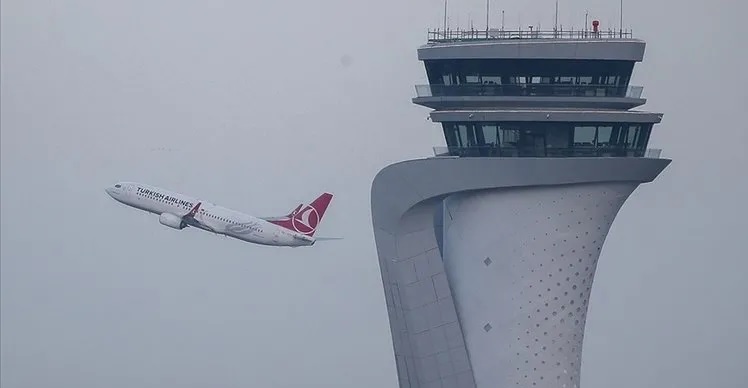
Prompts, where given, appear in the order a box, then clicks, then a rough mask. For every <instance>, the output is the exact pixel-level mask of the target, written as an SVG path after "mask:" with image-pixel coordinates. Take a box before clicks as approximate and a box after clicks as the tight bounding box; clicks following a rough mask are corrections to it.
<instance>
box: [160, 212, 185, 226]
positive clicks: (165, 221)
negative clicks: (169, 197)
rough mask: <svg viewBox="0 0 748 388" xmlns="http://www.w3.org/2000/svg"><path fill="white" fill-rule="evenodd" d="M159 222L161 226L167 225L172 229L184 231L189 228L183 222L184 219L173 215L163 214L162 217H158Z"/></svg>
mask: <svg viewBox="0 0 748 388" xmlns="http://www.w3.org/2000/svg"><path fill="white" fill-rule="evenodd" d="M158 222H160V223H161V225H166V226H168V227H170V228H174V229H179V230H182V229H184V228H185V227H187V224H186V223H185V222H184V221H182V217H179V216H177V215H174V214H171V213H161V215H160V216H158Z"/></svg>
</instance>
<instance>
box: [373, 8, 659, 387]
mask: <svg viewBox="0 0 748 388" xmlns="http://www.w3.org/2000/svg"><path fill="white" fill-rule="evenodd" d="M593 26H594V27H593V28H591V29H590V30H589V31H579V32H576V31H575V32H559V31H551V32H542V31H512V32H510V31H503V30H488V31H481V32H477V31H472V32H471V31H467V32H444V31H432V32H429V39H428V42H427V43H426V44H425V45H424V46H422V47H420V48H419V49H418V58H419V59H420V60H422V61H423V62H424V64H425V67H426V73H427V75H428V79H429V85H419V86H416V92H417V97H415V98H414V99H413V102H414V103H416V104H419V105H422V106H425V107H428V108H431V109H433V111H432V112H431V113H430V118H431V120H432V121H433V122H435V123H439V124H440V125H441V129H442V130H443V131H444V137H445V139H446V147H436V148H435V150H436V152H435V154H436V155H435V156H433V157H428V158H424V159H417V160H408V161H403V162H399V163H395V164H392V165H389V166H387V167H385V168H384V169H382V170H381V171H380V172H379V173H378V174H377V176H376V177H375V179H374V182H373V184H372V189H371V208H372V220H373V227H374V236H375V240H376V247H377V253H378V256H379V265H380V269H381V275H382V281H383V284H384V291H385V292H384V293H385V297H386V303H387V310H388V314H389V322H390V329H391V332H392V341H393V347H394V353H395V359H396V365H397V373H398V379H399V384H400V387H402V388H405V387H410V388H433V387H440V388H456V387H461V388H462V387H471V388H472V387H477V388H488V387H491V388H493V387H531V388H546V387H553V388H573V387H578V386H579V381H580V369H581V362H582V340H583V337H584V327H585V319H586V316H587V307H588V302H589V298H590V291H591V287H592V282H593V278H594V275H595V268H596V266H597V261H598V257H599V256H600V251H601V248H602V246H603V242H604V241H605V238H606V235H607V233H608V230H609V228H610V226H611V224H612V222H613V219H614V218H615V216H616V214H617V213H618V211H619V209H620V208H621V206H622V205H623V203H624V202H625V201H626V199H627V198H628V197H629V195H631V193H632V192H633V191H634V190H635V189H636V188H637V186H639V185H640V184H641V183H646V182H651V181H652V180H654V179H655V178H656V177H657V176H658V174H660V172H661V171H662V170H663V169H664V168H665V167H666V166H667V165H668V164H669V163H670V160H668V159H662V158H660V157H659V154H660V153H659V150H651V149H647V143H648V141H649V136H650V131H651V130H652V128H653V126H654V124H657V123H659V122H660V120H661V118H662V115H661V114H660V113H650V112H644V111H639V110H633V109H634V108H636V107H638V106H641V105H643V104H644V103H645V100H644V99H643V98H642V97H641V93H642V88H641V87H638V86H631V85H629V80H630V78H631V74H632V70H633V68H634V64H635V63H636V62H640V61H642V60H643V57H644V48H645V43H644V42H643V41H641V40H638V39H634V38H632V37H631V35H630V33H624V32H619V31H616V32H610V31H608V32H603V31H600V30H598V28H597V27H598V24H597V22H593Z"/></svg>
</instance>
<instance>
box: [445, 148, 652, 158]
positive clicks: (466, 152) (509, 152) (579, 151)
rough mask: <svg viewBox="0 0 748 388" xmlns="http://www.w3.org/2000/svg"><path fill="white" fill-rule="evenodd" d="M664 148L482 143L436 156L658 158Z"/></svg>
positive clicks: (452, 149)
mask: <svg viewBox="0 0 748 388" xmlns="http://www.w3.org/2000/svg"><path fill="white" fill-rule="evenodd" d="M661 153H662V149H659V148H648V149H639V148H626V147H568V148H556V147H554V148H551V147H547V148H540V149H538V148H535V147H532V146H530V147H499V146H495V145H482V146H472V147H449V146H440V147H434V155H435V156H453V157H455V156H456V157H494V158H496V157H505V158H510V157H530V158H569V157H580V158H581V157H638V158H653V159H658V158H659V157H660V154H661Z"/></svg>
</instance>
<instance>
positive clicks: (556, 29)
mask: <svg viewBox="0 0 748 388" xmlns="http://www.w3.org/2000/svg"><path fill="white" fill-rule="evenodd" d="M556 31H558V0H556V18H555V21H554V23H553V32H554V35H555V32H556Z"/></svg>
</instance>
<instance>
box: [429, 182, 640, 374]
mask: <svg viewBox="0 0 748 388" xmlns="http://www.w3.org/2000/svg"><path fill="white" fill-rule="evenodd" d="M637 186H638V182H598V183H582V184H573V185H555V186H530V187H519V188H503V189H494V190H484V191H478V192H465V193H460V194H455V195H452V196H449V197H448V198H447V199H446V200H445V201H444V216H443V219H444V221H443V222H444V232H443V233H444V237H443V246H444V251H443V260H444V269H445V273H446V274H447V277H448V280H449V284H450V288H451V291H452V296H453V299H454V303H455V307H456V310H457V315H458V317H459V321H460V324H461V327H462V331H463V336H464V341H465V344H466V349H467V352H468V356H469V359H470V363H471V365H472V370H473V375H474V378H475V384H476V386H477V387H478V388H481V387H492V386H497V384H498V385H499V386H506V387H512V386H515V387H516V386H521V387H562V386H566V387H569V388H572V387H576V386H578V384H579V377H580V366H581V354H582V340H583V337H584V326H585V318H586V315H587V306H588V301H589V297H590V291H591V288H592V281H593V278H594V274H595V269H596V266H597V260H598V257H599V255H600V251H601V249H602V246H603V242H604V241H605V237H606V235H607V233H608V230H609V228H610V226H611V224H612V222H613V219H614V218H615V215H616V214H617V212H618V210H619V209H620V208H621V206H622V205H623V203H624V201H625V200H626V198H628V196H629V195H630V194H631V193H632V192H633V191H634V189H635V188H636V187H637Z"/></svg>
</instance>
